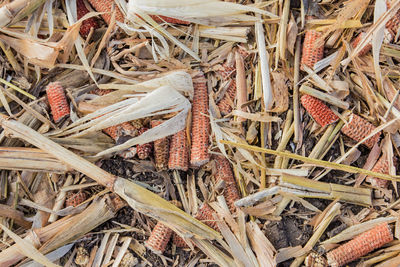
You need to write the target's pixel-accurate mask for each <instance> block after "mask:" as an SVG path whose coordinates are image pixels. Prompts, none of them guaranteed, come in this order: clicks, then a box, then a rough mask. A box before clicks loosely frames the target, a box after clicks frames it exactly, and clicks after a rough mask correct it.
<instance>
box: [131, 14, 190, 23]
mask: <svg viewBox="0 0 400 267" xmlns="http://www.w3.org/2000/svg"><path fill="white" fill-rule="evenodd" d="M136 16H138V17H139V18H141V17H140V16H139V15H136ZM150 17H151V18H152V19H153V20H154V21H155V22H157V23H164V22H167V23H172V24H182V25H189V24H190V21H186V20H180V19H175V18H171V17H167V16H163V15H150Z"/></svg>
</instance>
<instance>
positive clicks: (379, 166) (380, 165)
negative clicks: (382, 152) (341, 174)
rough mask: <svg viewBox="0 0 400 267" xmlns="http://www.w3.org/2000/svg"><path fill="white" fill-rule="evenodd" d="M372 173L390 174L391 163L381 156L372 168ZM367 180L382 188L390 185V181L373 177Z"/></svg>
mask: <svg viewBox="0 0 400 267" xmlns="http://www.w3.org/2000/svg"><path fill="white" fill-rule="evenodd" d="M372 171H373V172H379V173H385V174H389V161H388V160H387V159H386V157H384V156H381V157H380V158H379V160H378V161H377V162H376V164H375V166H374V167H373V168H372ZM366 180H367V182H369V183H371V185H372V186H377V187H380V188H386V187H387V185H388V183H389V181H388V180H383V179H379V178H376V177H373V176H368V177H367V178H366Z"/></svg>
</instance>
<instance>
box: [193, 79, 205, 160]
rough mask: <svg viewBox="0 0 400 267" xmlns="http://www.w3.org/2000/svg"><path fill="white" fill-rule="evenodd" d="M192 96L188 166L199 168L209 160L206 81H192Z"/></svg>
mask: <svg viewBox="0 0 400 267" xmlns="http://www.w3.org/2000/svg"><path fill="white" fill-rule="evenodd" d="M193 87H194V96H193V107H192V147H191V150H190V164H191V165H192V166H193V167H201V166H202V165H204V164H206V163H207V162H208V161H209V160H210V154H209V153H208V145H209V138H210V119H209V117H208V90H207V81H206V79H205V77H204V75H202V77H200V78H198V79H195V80H193Z"/></svg>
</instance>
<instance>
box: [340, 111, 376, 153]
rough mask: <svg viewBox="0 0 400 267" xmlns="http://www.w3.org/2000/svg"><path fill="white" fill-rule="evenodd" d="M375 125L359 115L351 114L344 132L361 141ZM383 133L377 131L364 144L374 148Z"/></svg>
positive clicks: (343, 129)
mask: <svg viewBox="0 0 400 267" xmlns="http://www.w3.org/2000/svg"><path fill="white" fill-rule="evenodd" d="M373 130H375V126H374V125H372V124H371V123H369V122H368V121H366V120H364V119H363V118H361V117H360V116H358V115H355V114H351V116H350V118H349V122H348V123H347V124H346V125H345V126H344V127H343V128H342V130H341V131H342V133H344V134H345V135H347V136H348V137H350V138H351V139H353V140H355V141H357V142H360V141H361V140H362V139H364V138H365V137H366V136H367V135H369V134H370V133H371V132H372V131H373ZM380 135H381V133H380V132H379V133H376V134H375V135H374V136H372V137H370V138H369V139H367V140H366V141H365V142H364V143H363V144H364V145H366V146H367V147H369V148H372V147H373V146H374V145H375V143H377V142H378V140H379V137H380Z"/></svg>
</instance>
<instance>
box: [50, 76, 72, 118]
mask: <svg viewBox="0 0 400 267" xmlns="http://www.w3.org/2000/svg"><path fill="white" fill-rule="evenodd" d="M46 94H47V99H48V100H49V105H50V109H51V114H53V119H54V121H55V122H59V121H60V120H62V119H63V118H65V117H67V116H69V114H70V109H69V105H68V101H67V97H66V96H65V92H64V88H63V87H62V86H61V84H60V83H59V82H53V83H49V84H48V85H47V87H46Z"/></svg>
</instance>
